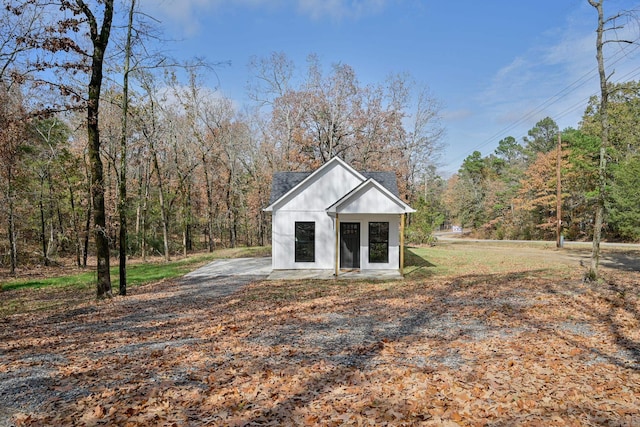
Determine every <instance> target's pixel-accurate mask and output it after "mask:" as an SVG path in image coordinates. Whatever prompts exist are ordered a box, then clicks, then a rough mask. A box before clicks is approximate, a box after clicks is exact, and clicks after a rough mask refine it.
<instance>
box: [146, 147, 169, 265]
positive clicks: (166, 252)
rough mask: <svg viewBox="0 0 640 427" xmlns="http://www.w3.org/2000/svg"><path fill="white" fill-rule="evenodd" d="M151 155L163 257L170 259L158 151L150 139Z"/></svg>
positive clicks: (167, 225) (167, 226)
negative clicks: (156, 191) (155, 182)
mask: <svg viewBox="0 0 640 427" xmlns="http://www.w3.org/2000/svg"><path fill="white" fill-rule="evenodd" d="M150 146H151V155H152V156H153V168H154V169H155V171H156V174H158V197H159V199H160V200H159V201H160V219H161V220H162V239H163V242H164V259H165V261H171V255H170V254H169V219H168V218H167V207H166V204H165V200H164V188H163V185H162V173H161V171H160V162H158V153H156V149H155V144H154V143H153V142H152V141H150Z"/></svg>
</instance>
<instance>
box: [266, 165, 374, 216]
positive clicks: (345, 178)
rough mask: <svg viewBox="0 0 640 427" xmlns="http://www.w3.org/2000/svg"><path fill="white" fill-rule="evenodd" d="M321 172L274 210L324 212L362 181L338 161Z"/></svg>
mask: <svg viewBox="0 0 640 427" xmlns="http://www.w3.org/2000/svg"><path fill="white" fill-rule="evenodd" d="M320 172H321V173H320V174H318V175H316V176H315V177H314V178H315V179H314V180H313V181H312V182H310V183H309V184H308V185H305V186H302V187H301V188H299V189H298V191H295V192H293V193H292V194H290V195H289V196H288V197H287V198H286V199H285V200H283V201H282V202H281V203H278V205H277V206H274V210H276V209H277V210H280V211H305V212H309V211H311V212H320V211H321V212H323V213H324V212H325V209H327V208H328V207H329V206H331V205H332V204H334V203H335V202H336V200H338V199H340V198H341V197H342V196H344V195H345V194H347V193H348V192H349V191H351V190H353V189H354V188H356V187H357V186H358V185H360V184H361V183H362V180H361V179H360V178H359V177H358V176H356V175H355V174H354V173H353V172H352V171H350V170H348V169H346V168H345V167H344V166H342V165H341V164H340V163H337V162H336V163H333V164H332V165H329V167H327V168H326V169H324V170H322V171H320ZM325 215H326V214H325Z"/></svg>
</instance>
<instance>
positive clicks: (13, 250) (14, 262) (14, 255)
mask: <svg viewBox="0 0 640 427" xmlns="http://www.w3.org/2000/svg"><path fill="white" fill-rule="evenodd" d="M7 169H8V171H7V175H8V179H7V187H8V189H7V194H8V195H9V197H8V199H9V200H8V202H9V215H8V216H9V218H8V220H9V224H8V226H9V230H8V232H9V258H10V261H9V262H10V265H11V267H10V268H11V274H12V275H13V274H15V273H16V268H17V267H18V248H17V246H16V219H15V212H14V210H15V207H14V203H13V200H14V194H13V173H12V168H11V167H10V166H9V167H8V168H7Z"/></svg>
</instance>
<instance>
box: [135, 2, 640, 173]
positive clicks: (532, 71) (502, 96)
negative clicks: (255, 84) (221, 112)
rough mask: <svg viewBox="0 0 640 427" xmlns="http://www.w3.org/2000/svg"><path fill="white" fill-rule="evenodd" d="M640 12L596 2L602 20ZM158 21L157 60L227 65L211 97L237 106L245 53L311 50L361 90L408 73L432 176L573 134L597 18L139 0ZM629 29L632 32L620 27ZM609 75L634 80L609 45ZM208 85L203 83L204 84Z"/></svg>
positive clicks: (470, 8)
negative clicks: (418, 98)
mask: <svg viewBox="0 0 640 427" xmlns="http://www.w3.org/2000/svg"><path fill="white" fill-rule="evenodd" d="M638 6H640V3H639V2H638V1H635V0H607V1H605V13H607V12H608V13H610V14H612V13H614V12H617V11H619V10H621V9H630V8H633V7H638ZM143 7H144V10H145V11H147V12H148V13H150V14H151V15H152V16H154V17H155V18H157V19H159V20H160V22H161V26H162V28H163V31H164V34H165V36H166V37H167V38H171V39H174V40H176V41H175V42H171V43H169V44H167V46H166V48H167V49H168V53H169V54H171V55H173V56H175V57H178V58H181V59H187V58H189V57H194V56H198V57H204V58H206V59H207V60H208V61H211V62H222V61H230V65H228V66H224V67H219V68H218V69H217V75H218V78H219V85H220V90H221V92H222V93H223V94H224V95H225V96H227V97H229V98H231V99H233V100H234V101H235V102H236V103H237V104H238V105H242V104H243V103H248V102H249V100H248V98H247V95H246V90H245V87H246V83H247V80H248V79H249V78H250V73H249V68H248V66H247V65H248V63H249V60H250V58H251V57H252V56H257V57H266V56H268V55H270V54H271V53H272V52H284V53H285V54H286V55H287V56H288V57H289V58H290V59H292V60H293V61H294V62H295V64H296V65H297V66H298V67H299V68H300V69H301V70H302V69H304V67H305V59H306V57H307V56H308V55H309V54H311V53H314V54H317V55H318V56H319V58H320V60H321V63H322V64H323V65H324V66H327V67H328V66H329V65H330V64H332V63H337V62H340V63H344V64H348V65H350V66H352V67H353V68H354V70H355V72H356V74H357V76H358V78H359V80H360V82H361V84H369V83H374V84H375V83H382V82H383V81H384V79H385V78H386V77H387V76H388V75H389V74H390V73H404V72H407V73H409V74H410V75H411V76H413V78H414V79H415V80H416V81H418V82H419V83H422V84H426V85H428V86H429V87H430V89H431V92H432V94H433V95H434V96H435V97H436V98H438V99H439V100H440V101H441V102H442V104H443V108H442V111H441V113H442V118H443V125H444V127H445V128H446V136H445V139H444V143H445V144H446V151H445V152H444V153H443V156H442V158H441V159H440V163H441V164H442V166H441V168H440V170H441V172H442V173H443V174H444V175H449V174H451V173H454V172H456V171H457V170H458V168H459V166H460V164H461V163H462V160H463V159H464V158H465V157H466V156H467V155H469V154H471V153H472V152H473V151H474V150H479V151H480V152H482V154H483V155H488V154H490V153H491V152H493V150H494V149H495V147H496V146H497V143H498V141H499V140H500V139H502V138H504V137H506V136H509V135H511V136H514V137H515V138H516V139H518V140H521V138H522V137H523V136H525V135H526V133H527V131H528V130H529V129H531V128H532V127H533V126H534V125H535V123H536V122H537V121H538V120H540V119H542V118H544V117H546V116H549V117H551V118H553V119H554V120H556V122H557V123H558V125H559V126H560V128H565V127H569V126H571V127H577V126H578V123H579V121H580V117H581V115H582V112H583V111H584V107H585V106H586V102H587V99H588V97H589V96H590V95H592V94H596V93H597V92H598V80H597V75H596V60H595V26H596V12H595V9H593V8H592V7H591V6H589V4H588V2H587V0H535V1H521V0H489V1H480V0H143ZM627 28H628V30H627V31H629V32H630V33H632V34H636V35H634V36H633V37H634V38H637V30H638V29H637V27H632V26H628V27H627ZM607 56H608V57H609V58H610V59H609V64H610V65H609V69H610V71H613V70H615V74H614V77H613V80H614V81H617V80H631V79H634V80H638V79H640V49H638V48H637V46H632V47H625V51H621V48H620V47H619V46H614V45H610V48H609V50H608V51H607ZM217 83H218V82H217V81H216V80H215V79H214V78H211V85H212V86H214V85H216V84H217Z"/></svg>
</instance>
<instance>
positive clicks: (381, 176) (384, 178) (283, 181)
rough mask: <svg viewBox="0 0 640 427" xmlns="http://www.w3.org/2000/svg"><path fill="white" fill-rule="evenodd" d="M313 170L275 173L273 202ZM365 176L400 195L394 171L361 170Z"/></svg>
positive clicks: (397, 195)
mask: <svg viewBox="0 0 640 427" xmlns="http://www.w3.org/2000/svg"><path fill="white" fill-rule="evenodd" d="M311 173H312V172H276V173H274V174H273V180H272V181H271V199H270V200H269V204H272V203H273V202H275V201H276V200H278V199H279V198H280V197H282V196H284V195H285V194H286V193H287V192H288V191H289V190H291V189H292V188H293V187H295V186H296V185H298V184H300V183H301V182H302V181H303V180H304V179H305V178H306V177H308V176H309V175H311ZM360 173H361V174H362V175H363V176H364V177H365V178H367V179H369V178H372V179H374V180H375V181H378V182H379V183H380V184H382V186H383V187H384V188H386V189H387V190H389V191H390V192H391V193H392V194H393V195H394V196H396V197H399V194H398V182H397V180H396V174H395V173H393V172H360Z"/></svg>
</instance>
